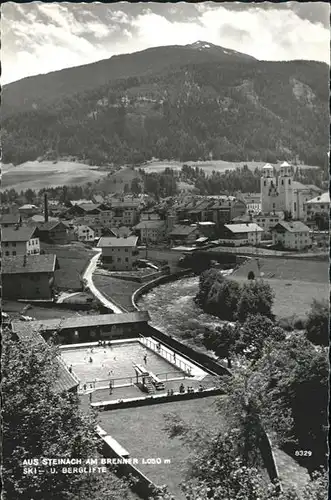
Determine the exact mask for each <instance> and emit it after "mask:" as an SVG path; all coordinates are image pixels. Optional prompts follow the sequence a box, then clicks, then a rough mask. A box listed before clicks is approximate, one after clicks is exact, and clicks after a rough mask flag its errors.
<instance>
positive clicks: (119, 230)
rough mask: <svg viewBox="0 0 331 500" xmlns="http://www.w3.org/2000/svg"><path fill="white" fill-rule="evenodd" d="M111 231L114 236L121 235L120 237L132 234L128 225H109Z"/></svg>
mask: <svg viewBox="0 0 331 500" xmlns="http://www.w3.org/2000/svg"><path fill="white" fill-rule="evenodd" d="M110 230H111V232H112V233H113V234H114V235H115V236H121V237H124V236H130V235H132V231H131V229H130V228H129V227H126V226H121V227H111V228H110Z"/></svg>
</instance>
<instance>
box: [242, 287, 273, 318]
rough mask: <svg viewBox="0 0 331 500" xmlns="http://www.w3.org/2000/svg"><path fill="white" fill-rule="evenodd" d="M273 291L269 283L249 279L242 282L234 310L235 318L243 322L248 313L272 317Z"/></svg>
mask: <svg viewBox="0 0 331 500" xmlns="http://www.w3.org/2000/svg"><path fill="white" fill-rule="evenodd" d="M273 299H274V292H273V291H272V288H271V286H270V285H269V283H265V282H264V281H260V280H259V281H250V282H249V283H244V285H243V288H242V291H241V294H240V298H239V302H238V308H237V312H236V318H237V319H238V320H239V321H241V322H243V321H245V320H246V318H247V317H248V315H250V314H252V315H253V314H261V315H262V316H267V317H269V318H271V317H272V312H271V308H272V305H273Z"/></svg>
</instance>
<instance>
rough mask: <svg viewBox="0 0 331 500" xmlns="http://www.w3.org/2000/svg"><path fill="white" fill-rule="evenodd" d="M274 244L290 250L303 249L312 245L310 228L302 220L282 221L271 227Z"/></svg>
mask: <svg viewBox="0 0 331 500" xmlns="http://www.w3.org/2000/svg"><path fill="white" fill-rule="evenodd" d="M271 233H272V240H273V244H274V245H279V246H281V247H282V248H286V249H290V250H303V249H304V248H309V247H311V245H312V237H311V233H310V229H309V227H308V226H306V225H305V224H304V223H303V222H301V221H288V222H287V221H280V222H279V223H278V224H276V226H275V227H274V228H272V229H271Z"/></svg>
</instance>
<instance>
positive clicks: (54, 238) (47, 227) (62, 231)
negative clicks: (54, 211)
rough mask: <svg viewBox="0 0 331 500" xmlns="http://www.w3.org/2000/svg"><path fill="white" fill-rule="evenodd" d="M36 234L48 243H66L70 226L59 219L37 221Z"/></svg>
mask: <svg viewBox="0 0 331 500" xmlns="http://www.w3.org/2000/svg"><path fill="white" fill-rule="evenodd" d="M36 235H37V236H39V239H40V241H44V242H46V243H57V244H60V245H61V244H65V243H67V242H68V227H67V226H66V225H65V224H64V223H63V222H62V221H58V220H54V221H52V220H49V221H48V222H41V223H37V229H36Z"/></svg>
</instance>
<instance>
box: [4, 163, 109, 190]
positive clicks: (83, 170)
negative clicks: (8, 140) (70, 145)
mask: <svg viewBox="0 0 331 500" xmlns="http://www.w3.org/2000/svg"><path fill="white" fill-rule="evenodd" d="M1 168H2V183H1V188H2V189H11V188H14V189H16V190H21V189H29V188H30V189H33V190H39V189H42V188H45V187H55V186H63V185H66V186H74V185H82V184H86V183H87V182H94V181H96V180H98V179H101V178H102V177H104V176H105V175H106V174H107V172H106V171H102V170H99V169H98V167H91V166H89V165H86V164H84V163H79V162H68V161H58V162H57V163H53V162H52V161H41V162H39V161H27V162H26V163H22V164H21V165H17V166H16V167H15V166H13V165H4V164H2V165H1Z"/></svg>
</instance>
